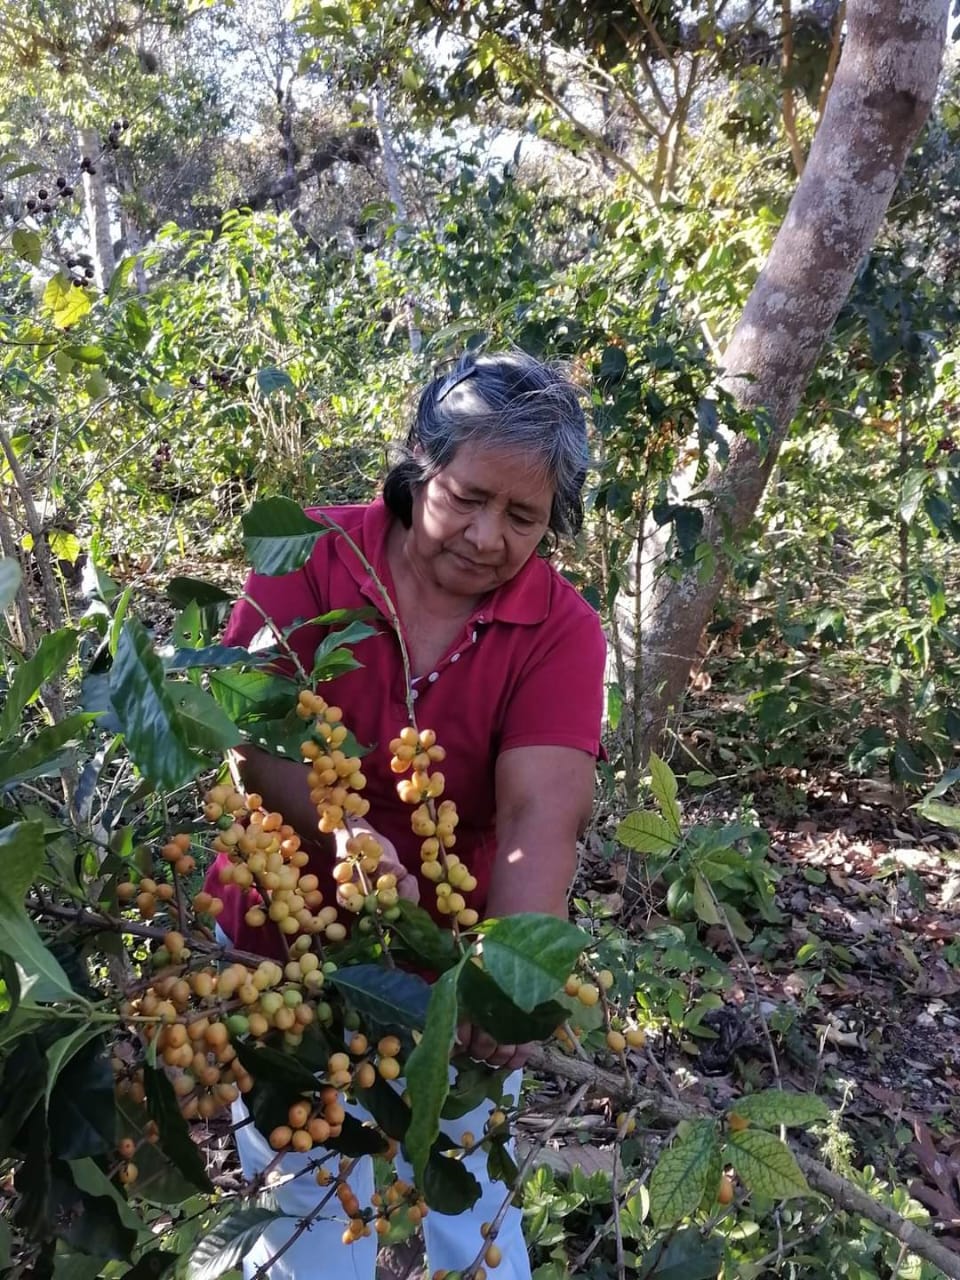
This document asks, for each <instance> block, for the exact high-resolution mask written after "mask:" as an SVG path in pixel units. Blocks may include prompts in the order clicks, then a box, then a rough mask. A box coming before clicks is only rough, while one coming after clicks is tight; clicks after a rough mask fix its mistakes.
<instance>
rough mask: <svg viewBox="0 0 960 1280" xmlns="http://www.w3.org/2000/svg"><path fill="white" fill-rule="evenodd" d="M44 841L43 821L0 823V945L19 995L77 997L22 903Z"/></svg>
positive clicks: (39, 864) (35, 873)
mask: <svg viewBox="0 0 960 1280" xmlns="http://www.w3.org/2000/svg"><path fill="white" fill-rule="evenodd" d="M44 847H45V846H44V838H43V823H42V822H14V823H12V824H11V825H10V826H8V827H4V828H2V829H0V867H2V869H3V874H2V875H0V951H3V952H4V953H5V954H7V955H10V956H12V957H13V959H14V961H15V962H16V965H17V972H18V975H19V978H20V993H21V997H22V998H24V999H25V998H26V997H27V996H28V995H29V997H30V999H31V1000H32V1001H33V1002H37V1001H52V1000H79V998H80V997H79V996H76V995H75V994H74V992H73V990H72V988H71V986H70V980H69V978H68V977H67V975H66V974H65V973H64V971H63V969H62V968H61V966H60V963H59V961H58V960H57V959H56V958H55V957H54V956H52V955H51V954H50V952H49V951H48V950H47V948H46V947H45V946H44V945H43V943H42V942H41V941H40V935H39V934H38V933H37V931H36V929H35V928H34V926H33V922H32V921H31V920H30V919H29V917H28V916H27V913H26V911H25V910H24V907H23V899H24V896H25V894H26V892H27V889H28V888H29V887H30V885H31V884H33V882H34V880H35V879H36V878H37V876H38V875H39V873H40V868H41V867H42V866H43V860H44Z"/></svg>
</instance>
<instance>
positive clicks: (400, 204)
mask: <svg viewBox="0 0 960 1280" xmlns="http://www.w3.org/2000/svg"><path fill="white" fill-rule="evenodd" d="M373 108H374V114H375V116H376V120H377V131H378V132H379V134H380V149H381V151H382V152H383V176H384V178H385V179H386V182H387V194H388V195H389V196H390V202H391V204H392V205H393V207H394V209H395V210H396V215H397V220H398V221H399V222H407V221H409V219H408V215H407V203H406V201H405V200H404V198H403V188H402V187H401V185H400V162H399V161H398V159H397V153H396V151H395V150H394V146H393V136H392V134H391V133H390V127H389V125H388V123H387V109H386V104H385V102H384V99H383V91H382V89H381V88H380V86H379V85H377V89H376V93H375V95H374V99H373ZM403 305H404V307H405V309H406V313H407V333H408V334H409V336H410V350H411V351H412V352H413V354H414V355H416V354H417V352H418V351H419V350H420V348H421V346H422V345H423V336H422V334H421V333H420V328H419V326H418V324H417V321H416V316H415V310H414V299H413V298H405V299H404V302H403Z"/></svg>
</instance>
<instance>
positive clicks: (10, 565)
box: [0, 557, 22, 609]
mask: <svg viewBox="0 0 960 1280" xmlns="http://www.w3.org/2000/svg"><path fill="white" fill-rule="evenodd" d="M21 577H22V574H21V572H20V565H19V564H18V563H17V561H16V560H12V559H10V558H9V557H4V558H0V609H6V608H8V607H9V606H10V605H11V604H13V602H14V600H15V599H16V598H17V592H18V591H19V590H20V579H21Z"/></svg>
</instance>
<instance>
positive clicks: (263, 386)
mask: <svg viewBox="0 0 960 1280" xmlns="http://www.w3.org/2000/svg"><path fill="white" fill-rule="evenodd" d="M257 386H258V387H259V388H260V392H261V394H262V395H264V396H268V397H269V396H272V395H275V394H276V393H277V392H278V391H286V392H289V393H290V394H293V393H294V392H295V391H296V389H297V388H296V386H295V385H294V381H293V379H292V378H291V377H290V375H289V373H287V372H285V371H284V370H283V369H277V368H276V367H275V366H274V365H268V366H267V367H266V368H265V369H261V370H260V371H259V373H258V374H257Z"/></svg>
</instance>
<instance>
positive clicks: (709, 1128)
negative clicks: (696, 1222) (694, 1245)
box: [650, 1120, 717, 1226]
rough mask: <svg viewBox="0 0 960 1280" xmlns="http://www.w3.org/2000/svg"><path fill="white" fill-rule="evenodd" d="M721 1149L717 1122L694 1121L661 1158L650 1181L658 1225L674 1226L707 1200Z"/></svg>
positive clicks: (652, 1213) (652, 1206)
mask: <svg viewBox="0 0 960 1280" xmlns="http://www.w3.org/2000/svg"><path fill="white" fill-rule="evenodd" d="M716 1147H717V1126H716V1123H715V1122H714V1121H713V1120H691V1121H690V1122H689V1125H688V1127H687V1128H686V1131H685V1132H682V1133H681V1136H680V1137H678V1138H677V1139H676V1141H675V1142H674V1143H673V1145H672V1146H671V1147H668V1148H667V1150H666V1151H665V1152H664V1153H663V1155H661V1157H660V1159H659V1160H658V1161H657V1166H656V1168H655V1169H654V1171H653V1175H652V1177H651V1179H650V1214H651V1216H652V1218H653V1220H654V1222H655V1223H656V1224H657V1226H672V1225H673V1224H674V1223H675V1222H679V1221H680V1219H681V1218H686V1217H687V1216H688V1215H689V1214H691V1213H693V1212H694V1210H695V1209H696V1208H697V1206H698V1205H699V1203H700V1201H701V1200H702V1199H703V1193H704V1191H705V1189H706V1179H707V1173H708V1172H709V1170H710V1168H711V1166H712V1164H713V1162H714V1156H715V1151H716Z"/></svg>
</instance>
